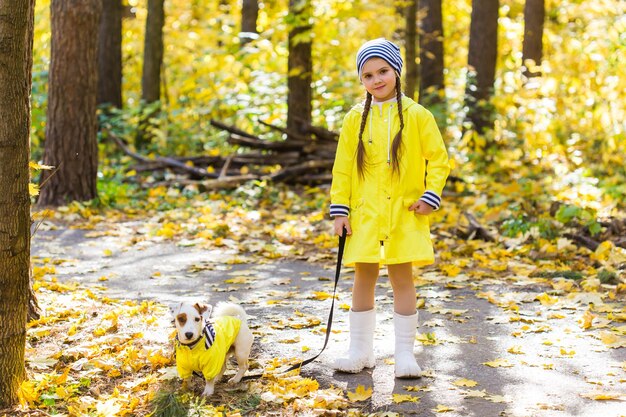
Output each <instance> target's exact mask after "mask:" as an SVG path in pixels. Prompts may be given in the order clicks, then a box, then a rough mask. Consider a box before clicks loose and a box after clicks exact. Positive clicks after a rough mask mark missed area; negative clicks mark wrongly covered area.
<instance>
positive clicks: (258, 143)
mask: <svg viewBox="0 0 626 417" xmlns="http://www.w3.org/2000/svg"><path fill="white" fill-rule="evenodd" d="M228 142H229V143H231V144H233V145H241V146H247V147H249V148H254V149H267V150H275V151H282V150H286V151H293V150H300V149H302V148H303V147H304V146H305V145H306V144H305V143H302V142H297V141H282V142H269V141H265V140H261V139H259V138H256V139H255V138H251V137H249V136H248V137H246V136H241V135H239V134H236V133H231V134H230V137H229V138H228Z"/></svg>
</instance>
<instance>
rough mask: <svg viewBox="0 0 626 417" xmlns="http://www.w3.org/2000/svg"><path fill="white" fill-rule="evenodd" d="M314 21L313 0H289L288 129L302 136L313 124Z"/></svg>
mask: <svg viewBox="0 0 626 417" xmlns="http://www.w3.org/2000/svg"><path fill="white" fill-rule="evenodd" d="M311 18H312V8H311V0H289V22H290V25H289V26H290V30H289V58H288V80H287V87H288V90H289V91H288V95H287V129H289V130H293V131H294V132H298V133H305V129H304V125H306V124H310V123H311V97H312V91H311V80H312V73H313V61H312V58H311V47H312V29H313V25H312V24H311Z"/></svg>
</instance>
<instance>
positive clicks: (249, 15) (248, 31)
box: [239, 0, 259, 46]
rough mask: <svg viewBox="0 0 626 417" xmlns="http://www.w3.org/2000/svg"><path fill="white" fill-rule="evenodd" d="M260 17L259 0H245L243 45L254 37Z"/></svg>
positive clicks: (242, 19)
mask: <svg viewBox="0 0 626 417" xmlns="http://www.w3.org/2000/svg"><path fill="white" fill-rule="evenodd" d="M258 18H259V2H258V0H243V3H242V5H241V34H240V35H239V37H240V39H241V45H242V46H243V45H245V44H246V43H248V42H250V41H251V40H252V39H253V36H254V35H253V34H254V33H259V32H258V31H257V27H256V23H257V19H258Z"/></svg>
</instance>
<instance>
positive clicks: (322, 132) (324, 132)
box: [296, 117, 339, 142]
mask: <svg viewBox="0 0 626 417" xmlns="http://www.w3.org/2000/svg"><path fill="white" fill-rule="evenodd" d="M296 121H297V122H298V123H300V124H302V125H303V126H304V128H305V129H306V130H307V131H308V132H311V133H312V134H314V135H315V136H317V137H318V138H320V139H324V140H330V141H333V142H337V139H338V138H339V133H337V132H333V131H332V130H328V129H326V128H323V127H321V126H313V125H312V124H310V123H308V122H305V121H304V119H301V118H299V117H296Z"/></svg>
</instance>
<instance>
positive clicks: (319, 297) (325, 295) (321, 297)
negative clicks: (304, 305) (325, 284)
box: [310, 291, 332, 301]
mask: <svg viewBox="0 0 626 417" xmlns="http://www.w3.org/2000/svg"><path fill="white" fill-rule="evenodd" d="M331 297H332V294H329V293H327V292H324V291H313V297H310V298H314V299H316V300H319V301H324V300H325V299H327V298H331Z"/></svg>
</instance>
